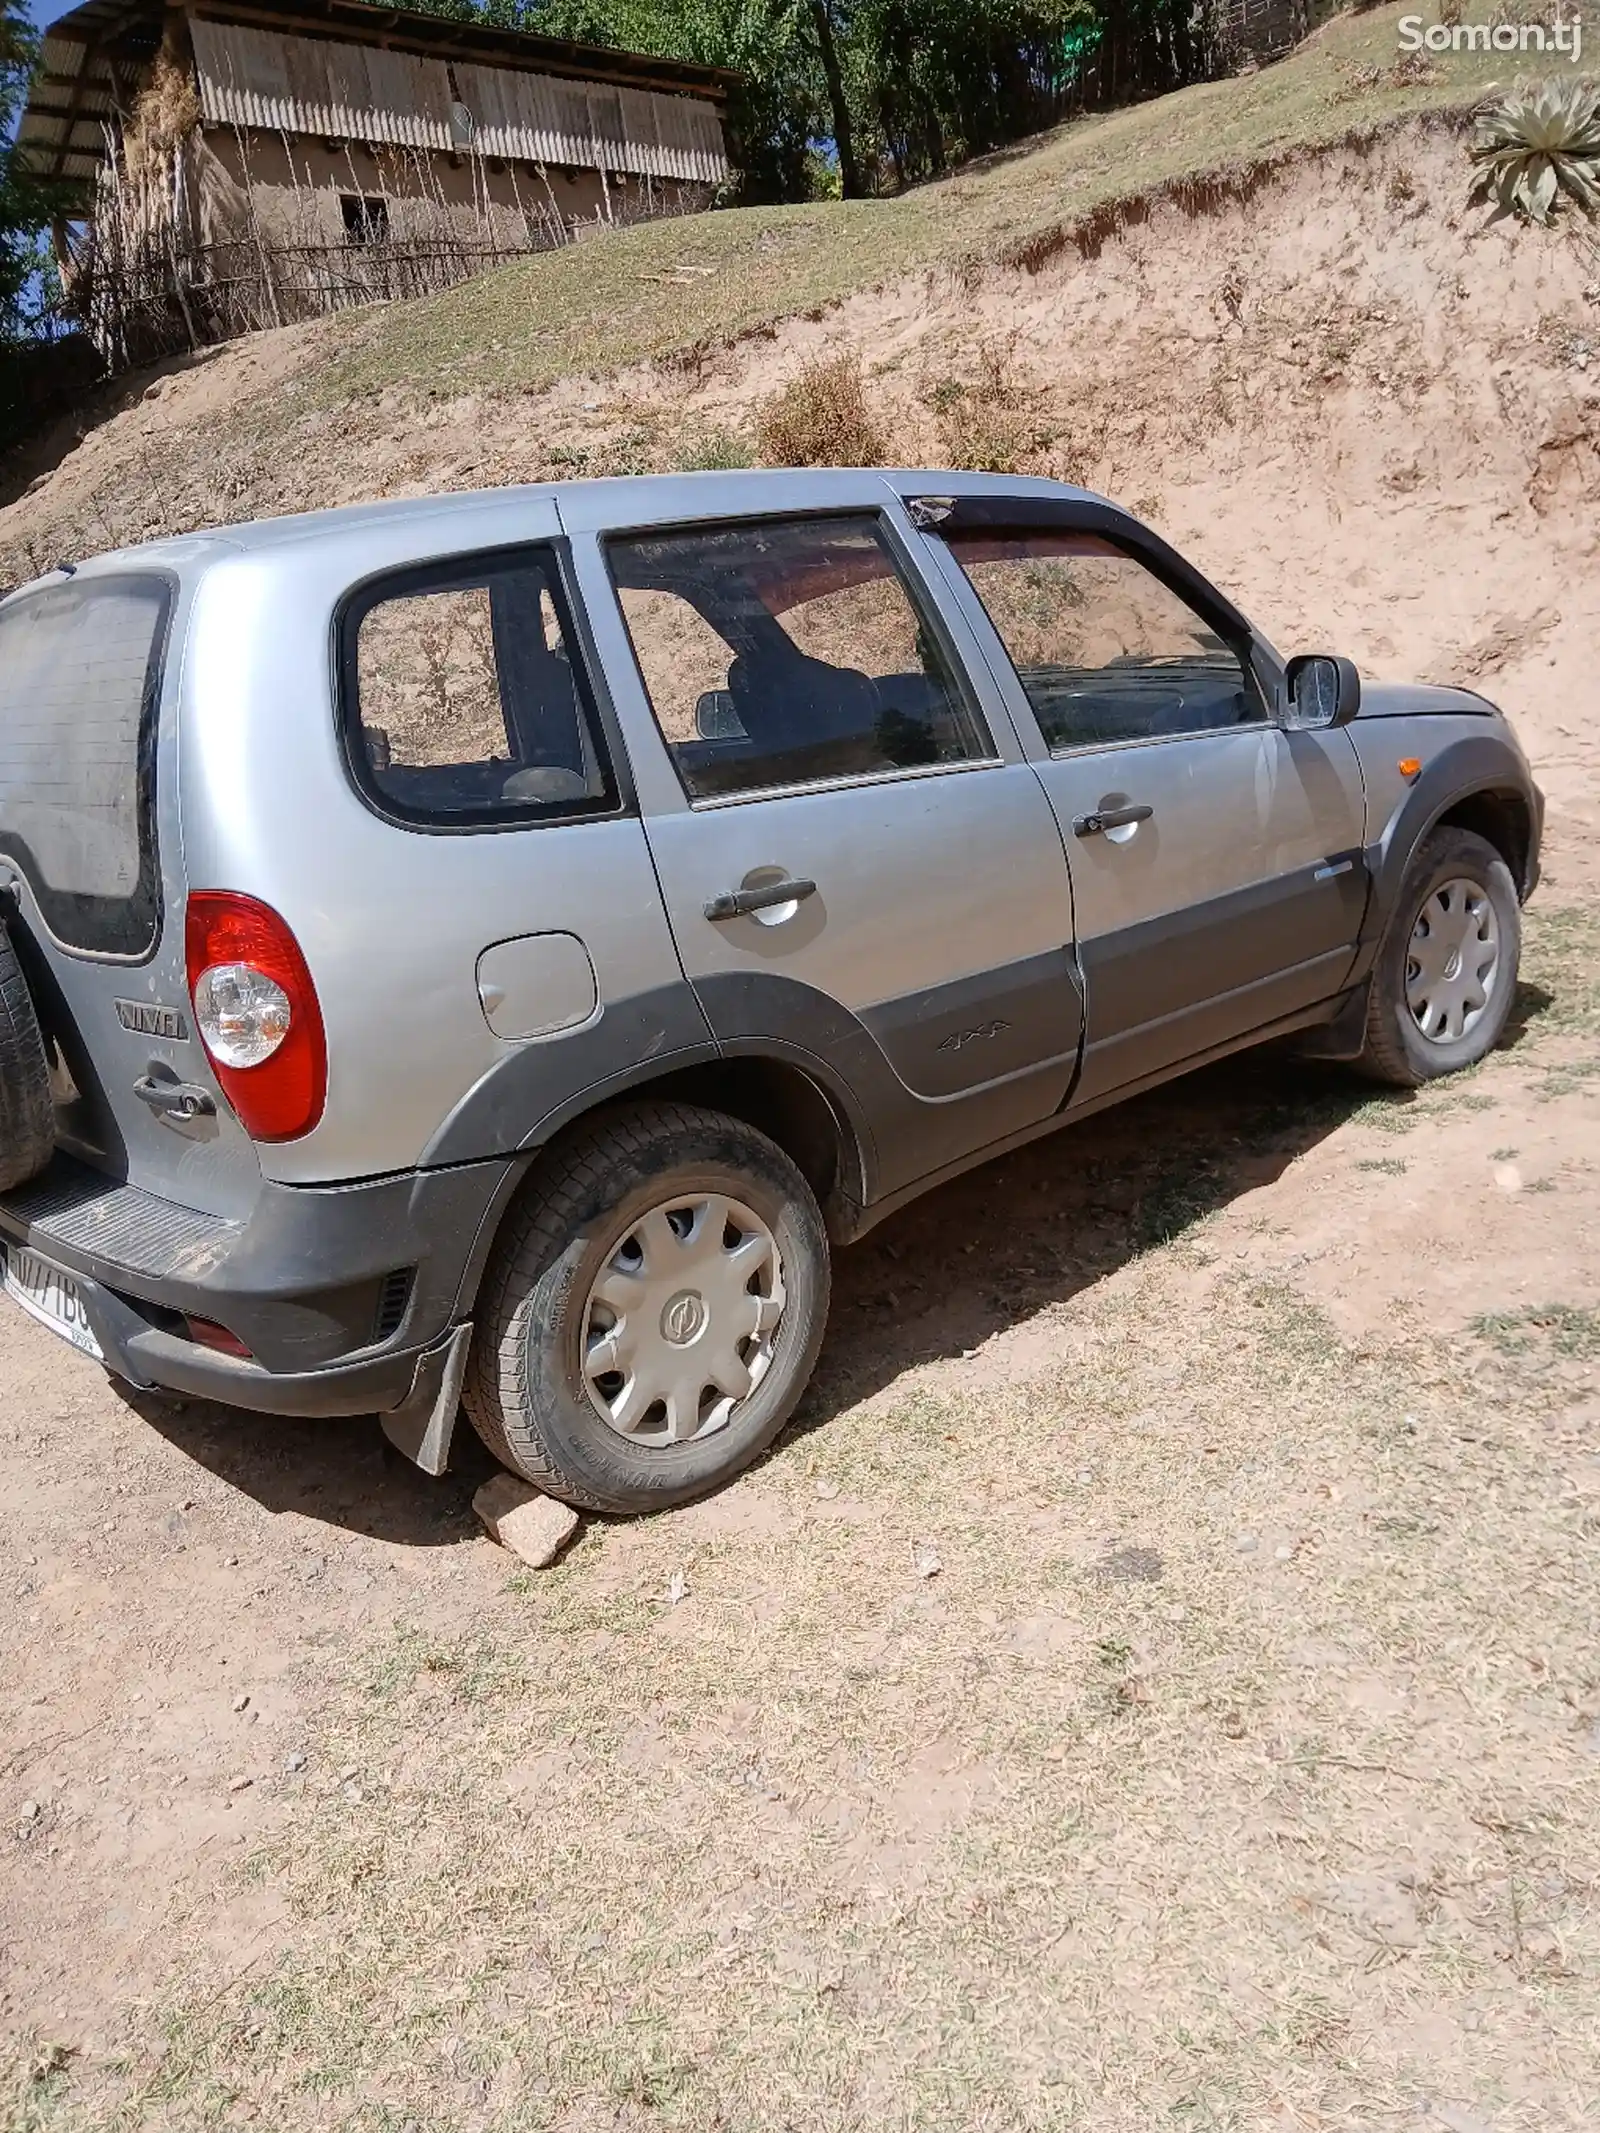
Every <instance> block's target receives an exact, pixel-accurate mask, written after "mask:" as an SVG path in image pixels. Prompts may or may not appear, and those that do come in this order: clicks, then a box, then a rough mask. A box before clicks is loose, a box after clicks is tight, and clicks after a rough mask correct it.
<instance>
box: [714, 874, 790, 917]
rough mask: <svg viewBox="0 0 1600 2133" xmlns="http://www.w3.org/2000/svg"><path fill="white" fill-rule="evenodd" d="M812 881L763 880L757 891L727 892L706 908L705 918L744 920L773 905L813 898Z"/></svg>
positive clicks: (730, 890)
mask: <svg viewBox="0 0 1600 2133" xmlns="http://www.w3.org/2000/svg"><path fill="white" fill-rule="evenodd" d="M816 893H817V885H816V883H815V882H814V881H764V882H763V883H762V884H761V886H760V888H759V889H728V890H726V891H724V893H723V894H722V895H721V896H713V897H712V899H711V901H710V903H708V904H707V905H706V917H707V918H709V919H722V918H748V917H749V916H750V914H751V912H752V911H770V910H771V909H772V907H773V906H774V905H775V904H800V903H804V902H805V900H806V898H807V897H808V896H815V895H816Z"/></svg>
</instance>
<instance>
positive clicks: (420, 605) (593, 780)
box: [346, 551, 616, 823]
mask: <svg viewBox="0 0 1600 2133" xmlns="http://www.w3.org/2000/svg"><path fill="white" fill-rule="evenodd" d="M563 612H564V608H563V599H562V594H561V591H560V586H559V581H558V579H557V577H556V573H555V565H554V559H553V558H552V557H550V556H548V555H545V554H542V553H540V552H538V551H525V552H520V553H519V554H517V555H516V556H515V557H510V558H507V557H497V558H493V559H483V560H479V561H477V562H475V563H474V562H468V563H466V564H462V563H460V562H455V563H452V564H451V565H450V566H448V568H446V569H442V570H440V571H437V572H433V573H431V574H430V573H419V572H415V571H413V572H409V573H407V574H406V576H405V577H404V578H403V579H399V580H391V581H389V583H388V584H387V585H380V586H378V587H377V588H376V589H375V590H369V591H368V593H367V594H366V595H365V596H364V598H363V599H362V601H361V602H360V604H359V606H358V608H357V609H356V610H355V612H354V613H353V614H352V616H351V617H350V618H349V621H348V622H347V625H346V627H347V647H346V657H347V673H348V675H349V679H350V682H351V685H352V694H353V703H352V705H351V711H352V714H353V716H352V721H351V729H350V730H351V740H352V744H353V753H354V755H355V757H356V769H357V774H358V777H359V779H360V782H361V783H362V784H363V786H364V787H365V788H366V789H367V790H368V791H369V792H370V793H372V794H373V795H374V796H375V797H376V798H377V799H378V800H379V801H380V803H381V804H382V805H383V806H384V807H385V808H386V809H390V810H392V811H393V812H395V813H397V814H399V815H401V816H404V817H406V818H407V819H411V820H416V821H421V822H442V823H450V822H456V823H472V822H485V823H493V822H504V821H516V820H519V819H522V818H527V817H533V818H537V817H539V816H541V815H560V816H565V815H571V814H575V813H577V814H582V813H588V812H595V811H600V810H604V809H608V808H611V807H614V806H615V805H616V787H615V783H614V780H613V778H612V776H611V771H610V765H609V761H608V759H607V756H606V753H605V749H604V746H603V743H602V741H601V739H600V736H599V733H598V730H597V727H596V724H595V720H594V717H593V714H592V710H591V706H590V702H589V697H588V692H587V689H586V687H585V684H584V678H583V675H582V672H581V669H580V666H579V664H578V662H577V661H575V659H574V658H573V656H572V652H571V641H570V637H569V633H568V631H567V629H566V627H565V624H564V622H563V619H562V617H563Z"/></svg>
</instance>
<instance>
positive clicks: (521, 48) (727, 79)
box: [52, 0, 739, 101]
mask: <svg viewBox="0 0 1600 2133" xmlns="http://www.w3.org/2000/svg"><path fill="white" fill-rule="evenodd" d="M201 4H202V6H203V7H204V9H205V12H206V14H207V15H210V16H214V17H220V18H222V19H223V20H225V21H229V22H234V23H240V24H246V25H250V26H257V25H261V26H270V27H275V28H284V27H287V26H300V25H304V27H305V29H306V30H307V31H309V32H310V33H311V34H312V35H316V34H318V33H319V32H321V33H322V34H327V33H329V32H332V33H333V34H335V35H343V36H344V37H346V38H348V39H350V40H352V41H354V42H360V43H365V42H368V41H370V42H372V43H377V42H378V41H380V40H381V41H382V43H383V44H384V45H385V46H388V47H391V48H393V49H395V50H401V51H407V50H408V51H413V52H422V53H430V54H431V53H437V54H440V55H442V56H448V57H452V58H453V57H458V56H459V57H461V58H463V59H466V60H468V61H475V62H479V63H482V64H485V65H494V64H497V63H498V64H501V65H504V66H508V67H512V68H516V69H519V70H521V69H533V68H536V69H538V71H539V72H541V73H548V74H554V75H559V76H573V77H576V78H578V79H580V80H585V81H611V82H619V83H629V84H632V85H634V86H636V87H652V88H659V89H665V90H667V91H668V92H669V93H671V92H677V93H680V94H685V95H690V96H700V97H709V98H711V99H713V100H716V101H721V100H723V99H725V98H726V97H727V96H728V94H729V92H730V91H731V90H732V89H733V88H734V87H735V86H736V85H737V83H738V80H739V77H738V75H737V74H735V73H733V72H731V71H730V70H729V69H728V68H726V67H705V66H700V65H697V64H696V63H695V62H694V61H692V60H686V59H661V58H657V57H656V56H655V55H654V54H651V53H647V52H625V51H620V50H617V49H615V48H614V47H612V46H605V45H587V44H579V43H575V42H574V41H573V40H572V39H570V38H566V37H544V36H541V35H539V33H538V32H537V31H530V30H516V29H505V28H501V27H499V26H498V25H496V24H494V23H489V22H484V21H482V20H475V21H474V20H468V21H464V22H463V21H458V20H456V19H455V18H453V17H450V16H445V15H434V14H419V13H416V12H414V11H413V10H412V9H410V8H405V7H392V6H388V5H383V4H378V5H372V4H368V0H201ZM165 6H166V0H81V4H80V5H79V6H77V7H75V8H73V9H72V10H71V12H70V13H68V14H66V15H63V16H61V17H60V18H59V19H58V20H57V21H56V22H55V23H54V24H53V25H52V35H55V34H59V35H62V36H65V37H71V38H75V39H77V40H78V41H80V42H88V43H91V44H95V43H101V42H107V41H109V42H113V43H120V44H128V43H133V42H140V43H143V44H144V46H145V48H146V49H147V50H148V51H154V49H155V47H156V45H158V44H159V43H160V40H161V35H162V29H163V23H164V11H165Z"/></svg>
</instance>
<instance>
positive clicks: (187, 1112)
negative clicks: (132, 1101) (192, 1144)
mask: <svg viewBox="0 0 1600 2133" xmlns="http://www.w3.org/2000/svg"><path fill="white" fill-rule="evenodd" d="M133 1093H134V1095H135V1096H137V1097H138V1099H139V1101H140V1103H142V1104H148V1105H149V1106H150V1108H151V1110H152V1111H154V1112H156V1113H157V1115H158V1116H163V1117H166V1118H211V1117H213V1116H214V1115H215V1113H216V1108H217V1106H216V1103H215V1100H214V1099H213V1098H212V1096H211V1094H210V1092H209V1091H208V1090H205V1089H197V1088H196V1087H195V1086H194V1084H193V1083H192V1082H188V1081H163V1080H161V1079H159V1078H158V1077H157V1076H156V1075H154V1074H146V1075H145V1076H144V1077H143V1079H142V1080H139V1081H136V1082H135V1083H134V1085H133Z"/></svg>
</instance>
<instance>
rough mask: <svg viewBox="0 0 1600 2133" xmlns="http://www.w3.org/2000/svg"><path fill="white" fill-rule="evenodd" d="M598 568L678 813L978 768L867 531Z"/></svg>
mask: <svg viewBox="0 0 1600 2133" xmlns="http://www.w3.org/2000/svg"><path fill="white" fill-rule="evenodd" d="M608 553H609V557H610V563H611V570H612V576H613V579H614V582H615V584H616V588H617V594H618V598H619V599H620V601H621V603H622V612H623V615H624V617H625V619H626V621H627V625H628V631H629V634H630V636H631V637H632V640H633V648H634V652H635V654H636V656H637V658H638V661H639V669H640V672H641V674H642V675H643V677H644V685H645V689H646V692H647V693H648V695H649V698H650V702H651V705H652V707H653V709H654V711H655V715H656V719H657V722H658V724H659V725H660V728H661V732H662V736H663V738H664V739H665V741H666V743H667V746H668V748H669V749H670V750H671V752H672V756H673V760H674V762H675V763H676V765H677V768H678V773H679V776H680V777H681V778H682V780H683V783H684V789H685V790H686V791H687V792H688V794H689V796H690V798H691V799H696V800H704V799H717V798H726V797H729V796H731V795H734V794H739V793H745V792H753V791H759V790H763V789H767V788H771V787H775V786H792V785H810V784H817V783H821V782H825V781H828V780H833V779H840V778H865V777H878V776H882V775H884V774H886V773H890V772H894V771H910V770H923V769H936V768H938V767H940V766H941V765H955V764H960V763H966V762H972V761H981V760H985V759H987V758H989V757H991V756H992V754H993V746H992V744H991V742H990V739H989V735H988V734H987V732H985V730H984V728H983V725H982V723H981V721H980V720H979V718H978V716H977V714H976V712H975V711H974V710H973V708H972V706H971V704H970V703H969V701H968V698H967V694H966V691H965V689H964V688H963V687H962V685H961V683H960V681H959V680H958V679H957V677H956V673H955V670H954V667H953V665H952V663H951V661H950V660H949V659H948V657H947V656H946V654H945V652H944V651H943V649H942V647H941V646H940V645H939V644H938V642H937V641H936V639H935V638H934V635H933V633H932V631H931V630H930V629H929V627H928V625H927V623H926V621H925V620H924V618H923V616H922V614H921V613H920V611H919V610H918V608H917V606H916V604H915V602H914V601H913V599H912V597H911V593H910V591H909V589H908V587H907V586H906V584H905V582H904V580H903V579H902V577H901V575H900V572H899V569H898V568H897V566H896V564H895V561H894V558H893V556H892V555H891V553H890V550H889V547H888V544H887V542H886V541H885V540H884V537H883V535H882V533H881V531H880V530H879V527H878V522H877V520H876V518H875V517H873V516H870V515H867V514H862V515H859V516H856V517H839V518H827V519H794V520H770V521H764V522H762V523H760V524H755V525H738V526H720V527H709V528H699V529H696V530H694V531H684V532H673V533H666V534H659V535H650V536H645V537H638V538H632V539H627V540H618V541H613V542H612V543H611V544H610V547H609V550H608Z"/></svg>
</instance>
